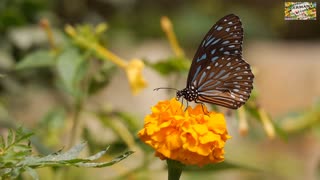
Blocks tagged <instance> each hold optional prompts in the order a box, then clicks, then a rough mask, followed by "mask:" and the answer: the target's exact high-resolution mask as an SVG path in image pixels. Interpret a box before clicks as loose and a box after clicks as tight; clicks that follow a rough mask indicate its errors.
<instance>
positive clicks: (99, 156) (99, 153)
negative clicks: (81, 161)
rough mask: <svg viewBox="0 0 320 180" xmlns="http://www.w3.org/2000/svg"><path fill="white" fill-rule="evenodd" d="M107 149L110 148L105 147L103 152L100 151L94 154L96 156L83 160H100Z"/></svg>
mask: <svg viewBox="0 0 320 180" xmlns="http://www.w3.org/2000/svg"><path fill="white" fill-rule="evenodd" d="M109 147H110V146H108V147H106V149H105V150H103V151H100V152H98V153H96V154H94V155H92V156H89V157H87V158H85V159H87V160H90V161H94V160H97V159H99V158H101V157H102V156H103V155H105V154H106V152H107V151H108V149H109Z"/></svg>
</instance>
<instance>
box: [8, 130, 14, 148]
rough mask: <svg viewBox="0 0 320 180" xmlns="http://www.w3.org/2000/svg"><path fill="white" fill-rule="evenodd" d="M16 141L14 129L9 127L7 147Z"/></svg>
mask: <svg viewBox="0 0 320 180" xmlns="http://www.w3.org/2000/svg"><path fill="white" fill-rule="evenodd" d="M13 143H14V132H13V130H12V129H9V132H8V136H7V147H8V146H10V145H12V144H13Z"/></svg>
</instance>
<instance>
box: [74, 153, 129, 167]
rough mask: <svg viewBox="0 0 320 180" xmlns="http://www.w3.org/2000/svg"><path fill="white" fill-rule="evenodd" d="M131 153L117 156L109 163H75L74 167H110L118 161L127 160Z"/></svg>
mask: <svg viewBox="0 0 320 180" xmlns="http://www.w3.org/2000/svg"><path fill="white" fill-rule="evenodd" d="M132 153H133V151H128V152H126V153H124V154H123V155H121V156H118V157H117V158H115V159H113V160H112V161H110V162H102V163H91V162H86V163H76V164H75V166H77V167H95V168H101V167H106V166H111V165H113V164H116V163H118V162H120V161H122V160H123V159H125V158H127V157H128V156H130V155H131V154H132Z"/></svg>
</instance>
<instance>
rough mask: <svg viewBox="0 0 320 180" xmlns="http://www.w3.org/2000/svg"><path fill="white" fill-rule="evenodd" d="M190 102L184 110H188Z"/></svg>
mask: <svg viewBox="0 0 320 180" xmlns="http://www.w3.org/2000/svg"><path fill="white" fill-rule="evenodd" d="M188 103H189V102H188V101H187V106H186V108H185V109H184V111H186V110H187V109H188V106H189V104H188Z"/></svg>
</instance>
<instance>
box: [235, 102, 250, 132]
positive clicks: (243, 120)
mask: <svg viewBox="0 0 320 180" xmlns="http://www.w3.org/2000/svg"><path fill="white" fill-rule="evenodd" d="M237 112H238V117H239V134H240V135H242V136H245V135H247V134H248V120H247V117H246V110H245V107H244V106H242V107H240V108H239V109H238V111H237Z"/></svg>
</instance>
